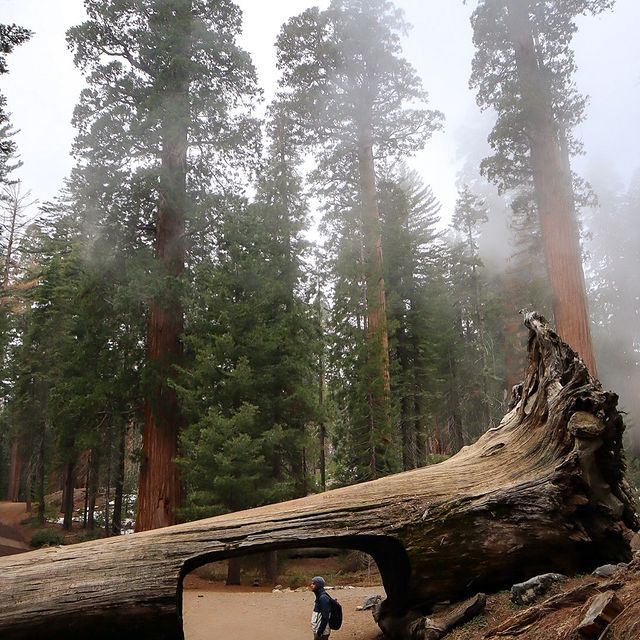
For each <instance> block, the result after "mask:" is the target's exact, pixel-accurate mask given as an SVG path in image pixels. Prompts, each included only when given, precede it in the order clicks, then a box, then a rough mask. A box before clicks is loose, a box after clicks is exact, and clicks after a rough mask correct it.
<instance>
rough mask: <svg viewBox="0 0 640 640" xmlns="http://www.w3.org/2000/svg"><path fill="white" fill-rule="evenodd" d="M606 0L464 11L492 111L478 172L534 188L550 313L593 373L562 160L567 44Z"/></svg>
mask: <svg viewBox="0 0 640 640" xmlns="http://www.w3.org/2000/svg"><path fill="white" fill-rule="evenodd" d="M613 1H614V0H568V1H567V2H554V3H549V2H546V1H543V0H526V1H520V0H482V1H481V2H480V3H479V5H478V7H477V9H476V10H475V12H474V14H473V18H472V23H473V28H474V42H475V44H476V46H477V53H476V56H475V59H474V63H473V75H472V79H471V84H472V86H475V87H476V88H477V89H478V103H479V104H480V105H481V106H482V107H484V108H486V107H490V106H491V107H493V108H495V109H496V111H497V113H498V119H497V122H496V125H495V127H494V129H493V131H492V133H491V135H490V137H489V141H490V143H491V145H492V147H493V149H494V155H493V156H491V157H490V158H487V159H486V160H485V161H484V162H483V166H482V168H483V171H484V172H485V173H486V174H487V175H488V176H489V177H490V178H491V179H492V180H493V181H495V182H496V183H497V184H498V185H499V186H500V187H501V188H502V189H516V188H518V189H523V188H528V187H533V192H534V194H535V205H536V208H537V214H538V218H539V221H540V226H541V230H542V238H543V245H544V251H545V256H546V266H547V274H548V278H549V282H550V285H551V290H552V295H553V312H554V317H555V321H556V326H557V328H558V332H559V333H560V335H562V336H563V337H564V339H565V340H567V341H568V342H570V343H571V344H572V345H573V346H574V347H575V348H576V349H577V351H578V352H579V353H580V355H581V356H582V357H583V358H584V360H585V362H586V363H587V365H588V366H589V367H590V368H591V370H592V371H595V359H594V355H593V347H592V344H591V334H590V327H589V316H588V310H587V303H586V296H585V286H584V275H583V271H582V262H581V254H580V245H579V240H578V228H577V222H576V199H577V196H578V195H579V194H577V192H576V190H575V189H574V185H573V183H574V180H573V176H572V174H571V168H570V161H569V158H570V156H571V155H572V154H575V153H577V152H579V150H580V145H579V143H578V142H576V140H575V139H574V138H573V136H572V129H573V127H574V126H575V125H576V124H577V123H579V122H580V121H581V120H582V119H583V117H584V107H585V99H584V97H583V96H581V95H580V94H579V93H578V92H577V90H576V88H575V86H574V84H573V73H574V71H575V61H574V56H573V52H572V51H571V48H570V45H571V40H572V37H573V35H574V34H575V32H576V30H577V26H576V22H575V19H576V17H577V16H578V15H580V14H586V13H592V14H596V13H600V12H602V11H604V10H605V9H608V8H610V7H611V6H612V5H613Z"/></svg>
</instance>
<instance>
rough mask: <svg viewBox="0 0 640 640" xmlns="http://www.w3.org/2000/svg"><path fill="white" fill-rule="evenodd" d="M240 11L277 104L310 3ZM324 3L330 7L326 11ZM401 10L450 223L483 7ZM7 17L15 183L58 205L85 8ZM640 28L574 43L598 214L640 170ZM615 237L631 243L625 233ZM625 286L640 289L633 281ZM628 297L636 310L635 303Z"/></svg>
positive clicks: (626, 389) (608, 15)
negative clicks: (292, 37)
mask: <svg viewBox="0 0 640 640" xmlns="http://www.w3.org/2000/svg"><path fill="white" fill-rule="evenodd" d="M238 4H239V5H240V7H241V8H242V10H243V12H244V34H243V37H242V40H241V44H242V46H243V47H245V48H246V49H247V50H248V51H249V52H250V53H251V55H252V57H253V61H254V64H255V65H256V68H257V71H258V75H259V82H260V84H261V86H262V87H263V89H264V91H265V99H266V100H265V104H266V103H268V102H269V100H270V98H271V97H272V96H273V93H274V90H275V86H276V82H277V77H278V74H277V71H276V68H275V50H274V47H273V43H274V41H275V38H276V36H277V33H278V31H279V29H280V26H281V24H282V23H283V22H284V21H285V20H286V19H287V18H288V17H290V16H291V15H294V14H297V13H299V12H301V11H302V10H304V9H305V8H307V7H308V6H310V5H311V4H312V3H311V2H308V1H307V0H279V1H278V2H275V3H266V2H264V1H263V0H239V1H238ZM317 4H319V6H320V7H321V8H324V7H326V6H327V4H328V2H320V3H317ZM396 4H397V5H398V6H400V7H401V8H402V9H404V11H405V14H406V18H407V20H408V21H409V22H410V23H411V24H412V25H413V29H412V30H411V31H410V33H409V34H408V35H407V37H406V39H405V42H404V54H405V56H406V57H407V58H408V59H409V61H410V62H411V63H412V64H413V65H414V67H415V68H416V69H417V71H418V74H419V75H420V76H421V78H422V80H423V83H424V87H425V88H426V90H427V91H428V92H429V96H430V104H429V107H430V108H434V109H438V110H440V111H442V112H443V113H444V115H445V118H446V121H445V125H444V129H443V131H441V132H438V133H436V134H435V135H434V136H433V137H432V139H431V140H430V141H429V142H428V143H427V146H426V148H425V149H424V150H423V151H422V152H420V153H418V154H417V155H416V156H415V158H413V159H411V160H410V164H411V166H412V167H413V168H414V169H416V170H417V171H418V172H419V173H420V175H421V176H422V177H423V179H424V181H425V182H426V183H428V184H430V185H431V187H432V188H433V191H434V193H435V195H436V196H437V198H438V199H439V200H440V201H441V203H442V205H443V208H442V212H443V216H444V217H445V219H446V218H447V217H448V216H450V215H451V212H452V210H453V207H454V204H455V200H456V195H457V187H458V184H459V183H460V181H461V179H463V178H464V180H465V181H467V182H469V181H473V180H474V179H478V178H479V174H478V164H479V160H480V159H481V158H482V157H484V155H486V154H487V152H488V145H487V143H486V137H487V134H488V133H489V131H490V129H491V127H492V126H493V117H492V114H490V113H484V114H483V113H481V112H480V110H479V108H478V106H477V105H476V101H475V95H474V93H473V92H472V91H471V90H470V89H469V86H468V83H469V75H470V71H471V60H472V57H473V55H474V47H473V43H472V32H471V27H470V22H469V17H470V15H471V13H472V11H473V9H474V7H475V2H473V1H471V2H468V3H466V4H463V3H462V1H461V0H428V2H424V0H401V1H400V2H397V3H396ZM0 7H1V9H2V22H15V23H17V24H19V25H21V26H25V27H27V28H29V29H31V30H33V31H34V33H35V35H34V37H33V39H32V40H31V41H30V42H28V43H26V44H24V45H22V46H21V47H19V48H18V49H16V51H15V52H14V53H12V54H11V55H10V57H9V74H6V75H4V76H3V77H2V80H1V82H2V86H1V88H0V90H1V91H2V93H3V94H4V95H6V97H7V110H8V111H9V112H10V113H11V114H12V115H11V119H12V123H13V125H14V126H15V128H16V129H18V130H19V133H18V134H17V136H16V138H15V141H16V143H17V145H18V150H19V153H20V156H21V158H22V161H23V163H24V164H23V166H22V168H20V169H19V170H18V171H17V172H16V173H15V174H14V176H13V177H15V178H19V179H20V180H21V181H22V182H23V185H24V188H26V189H30V190H31V191H32V193H33V196H34V197H36V198H38V199H39V200H40V201H41V202H42V201H46V200H49V199H51V198H53V197H54V196H55V195H56V193H57V192H58V191H59V189H60V188H61V186H62V185H63V180H64V178H65V177H66V176H67V175H68V174H69V171H70V169H71V167H72V165H73V158H72V157H71V156H70V147H71V142H72V139H73V136H74V131H73V129H72V127H71V125H70V119H71V114H72V110H73V107H74V105H75V103H76V101H77V98H78V94H79V92H80V90H81V88H82V86H83V80H82V78H81V76H80V74H79V72H78V71H77V70H75V68H74V66H73V63H72V59H71V54H70V52H69V51H68V50H67V48H66V44H65V40H64V34H65V31H66V30H67V29H68V28H69V27H70V26H72V25H74V24H77V23H78V22H81V21H82V20H83V9H82V0H64V1H63V2H51V1H50V0H0ZM638 24H640V2H638V0H617V2H616V5H615V8H614V10H613V11H608V12H605V13H604V14H602V15H600V16H598V17H587V16H585V17H582V18H580V19H579V21H578V27H579V29H578V32H577V34H576V36H575V39H574V45H573V49H574V51H575V56H576V64H577V72H576V74H575V83H576V86H577V88H578V90H579V91H580V92H582V93H584V94H587V95H588V96H589V97H590V101H589V104H588V106H587V109H586V119H585V121H584V122H583V123H581V124H580V125H579V126H578V128H577V130H576V137H577V138H578V139H580V140H581V141H582V142H583V144H584V151H585V153H584V155H582V156H578V157H576V158H574V160H573V163H572V166H573V169H574V170H575V171H576V172H577V173H579V174H581V175H582V176H584V177H585V178H588V179H589V180H590V181H591V182H592V184H593V185H594V187H595V189H596V193H597V192H598V190H601V191H603V192H604V191H607V194H606V197H603V198H601V206H607V207H612V206H614V205H613V204H612V203H613V201H614V198H613V196H615V195H617V196H620V197H622V196H623V195H624V194H626V193H627V192H628V190H629V189H630V188H631V185H632V178H633V176H634V175H636V174H637V172H638V170H639V169H640V159H639V157H638V144H639V143H640V118H638V113H637V112H638V105H639V104H640V65H639V64H638V60H640V38H638V37H637V33H636V31H637V25H638ZM605 173H606V175H605ZM614 185H615V187H614ZM608 187H609V189H608ZM612 190H613V191H615V193H614V194H613V195H612V194H611V191H612ZM598 195H600V194H598ZM505 207H506V205H505ZM504 212H505V213H506V208H505V210H504ZM609 213H611V211H609ZM599 219H602V216H601V215H599V214H598V212H597V210H596V211H591V212H586V213H585V219H584V225H585V231H587V232H591V233H592V234H595V235H597V234H598V233H600V230H599V228H598V220H599ZM488 228H489V229H491V233H489V234H485V238H484V241H483V255H484V258H485V263H487V264H492V265H494V266H495V267H496V268H499V265H500V263H501V262H503V261H504V259H505V258H506V257H507V256H508V255H509V252H510V247H509V242H510V240H509V232H508V227H507V223H506V221H505V220H500V219H496V218H495V217H494V218H493V219H492V220H491V221H490V224H489V226H488ZM619 231H620V233H624V229H620V230H619ZM611 246H615V237H614V238H613V239H611V241H610V242H609V244H608V245H606V246H605V245H604V244H602V243H601V244H600V245H599V246H598V245H597V243H596V244H594V243H591V244H589V242H587V249H588V250H589V251H590V256H591V259H592V260H602V259H604V257H603V256H602V255H600V256H598V255H597V251H606V250H608V249H607V247H608V248H609V249H610V248H611ZM623 262H624V264H625V265H627V267H628V268H629V269H632V272H631V273H628V274H627V275H628V276H631V275H632V274H633V275H635V271H633V270H635V268H636V266H637V257H634V260H631V259H628V260H626V261H623ZM625 282H633V279H632V278H630V277H629V278H627V279H625ZM629 293H630V295H631V298H632V300H634V299H635V307H634V308H635V309H636V310H637V309H638V301H637V299H636V298H635V296H636V295H637V294H636V292H635V291H634V292H629ZM631 306H632V307H633V304H632V305H631ZM628 318H629V322H630V323H631V325H633V323H636V326H621V327H619V330H620V332H621V336H619V337H620V338H621V341H622V342H623V343H626V344H627V345H628V344H633V341H634V340H635V341H636V346H635V351H634V350H633V349H631V350H629V349H627V350H626V355H625V356H624V358H623V356H622V355H620V357H621V358H623V359H625V362H626V363H627V364H626V365H625V367H624V371H625V373H624V376H626V379H627V381H626V382H623V381H622V380H621V378H620V376H619V375H616V372H618V374H620V371H621V369H620V366H618V365H617V364H616V362H617V361H616V359H615V358H611V354H610V352H609V351H607V350H606V349H605V348H604V347H601V351H607V354H608V355H606V356H605V357H606V359H607V365H606V367H604V369H603V373H604V375H605V376H606V377H607V379H606V380H605V384H610V385H611V386H613V387H615V386H616V385H617V386H618V387H622V388H623V395H626V398H629V397H630V395H631V394H632V391H631V390H632V389H634V388H635V389H637V387H638V384H637V383H638V380H637V377H636V373H634V372H637V370H638V366H637V360H638V327H637V323H638V322H640V320H639V318H638V316H637V311H636V312H635V313H634V312H632V311H630V312H629V315H628ZM596 333H597V332H596ZM634 354H635V356H634ZM634 357H635V360H634ZM636 395H637V394H636Z"/></svg>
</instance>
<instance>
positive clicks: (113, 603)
mask: <svg viewBox="0 0 640 640" xmlns="http://www.w3.org/2000/svg"><path fill="white" fill-rule="evenodd" d="M525 322H526V324H527V326H528V327H529V329H530V341H529V366H528V370H527V374H526V378H525V381H524V383H523V385H521V387H520V389H519V390H518V392H517V394H516V397H515V400H514V408H513V409H512V410H511V411H510V412H509V413H508V414H507V415H506V416H505V417H504V419H503V420H502V422H501V423H500V425H499V426H497V427H495V428H493V429H490V430H489V431H488V432H487V433H486V434H485V435H484V436H483V437H482V438H481V439H480V440H479V441H478V442H477V443H476V444H474V445H473V446H470V447H465V448H464V449H463V450H462V451H461V452H460V453H458V454H457V455H456V456H454V457H453V458H451V459H449V460H447V461H445V462H443V463H441V464H439V465H434V466H431V467H426V468H422V469H417V470H415V471H410V472H406V473H402V474H398V475H395V476H391V477H387V478H383V479H380V480H376V481H373V482H369V483H365V484H361V485H356V486H352V487H346V488H342V489H336V490H333V491H328V492H326V493H322V494H316V495H312V496H308V497H306V498H301V499H299V500H292V501H290V502H285V503H281V504H276V505H269V506H266V507H261V508H258V509H252V510H249V511H244V512H239V513H233V514H228V515H224V516H219V517H216V518H211V519H207V520H200V521H197V522H191V523H187V524H182V525H177V526H173V527H167V528H165V529H160V530H155V531H147V532H143V533H138V534H134V535H131V536H121V537H119V538H112V539H108V540H100V541H93V542H86V543H83V544H79V545H74V546H70V547H60V548H53V549H46V550H41V551H34V552H31V553H28V554H23V555H19V556H10V557H7V558H4V559H2V560H0V571H1V573H2V577H3V579H2V580H1V581H0V599H1V601H2V606H1V607H0V637H2V638H3V639H5V640H24V639H26V638H38V639H39V640H48V639H53V638H60V637H64V638H65V639H66V640H74V639H76V638H77V639H80V638H92V640H98V639H100V638H107V637H113V636H114V635H115V634H118V633H124V634H125V636H126V637H134V634H135V637H136V638H138V639H139V640H144V639H146V638H149V639H151V638H153V639H154V640H175V639H179V638H182V637H183V636H182V620H181V602H182V594H181V589H182V578H183V577H184V575H185V574H186V573H188V572H190V571H191V570H193V569H194V568H196V567H197V566H200V565H202V564H204V563H206V562H210V561H214V560H219V559H223V558H227V557H230V556H233V555H244V554H247V553H253V552H262V551H266V550H271V549H283V548H291V547H303V546H335V547H345V548H353V549H360V550H362V551H366V552H368V553H370V554H371V555H372V556H373V558H374V560H375V561H376V563H377V564H378V567H379V569H380V572H381V575H382V578H383V581H384V585H385V589H386V592H387V600H386V601H385V602H384V603H383V605H382V608H381V611H380V619H379V624H380V626H381V628H383V630H385V632H386V633H387V634H388V635H389V636H391V637H397V638H402V637H406V633H407V629H408V628H409V627H410V625H412V624H414V623H415V621H416V620H417V619H418V618H419V617H421V616H424V615H427V614H428V613H429V612H430V610H431V606H432V605H433V604H434V603H435V602H437V601H442V600H451V601H457V600H461V599H463V598H466V597H469V596H471V595H473V594H475V593H477V592H479V591H491V590H494V589H500V588H505V587H509V586H510V585H511V584H512V583H513V582H516V581H521V580H524V579H527V578H530V577H531V576H533V575H535V574H537V573H544V572H550V571H556V572H561V573H565V574H570V573H572V572H575V571H578V570H584V569H587V568H592V567H594V566H596V565H598V564H602V563H603V562H619V561H626V560H628V559H630V557H631V552H630V548H629V542H628V540H629V538H630V535H629V534H630V531H631V530H637V528H638V520H637V516H636V513H635V506H634V503H633V500H632V498H631V493H630V491H629V489H628V486H627V484H626V482H625V480H624V461H623V454H622V442H621V438H622V431H623V428H624V427H623V422H622V418H621V416H620V415H619V413H618V412H617V410H616V403H617V397H616V396H615V394H612V393H605V392H603V391H602V389H601V388H600V385H599V383H598V382H597V381H595V380H593V379H592V378H591V377H590V376H589V373H588V371H587V370H586V369H585V367H584V365H583V364H582V362H581V361H580V360H579V359H578V358H577V357H576V355H575V354H574V353H573V352H572V351H571V349H570V348H569V347H568V346H567V345H565V344H564V343H562V342H561V341H560V340H559V338H558V337H557V336H556V334H555V333H554V332H553V331H551V329H550V328H549V327H548V325H547V324H546V322H545V321H544V320H543V319H542V318H540V317H538V316H537V315H535V314H530V315H528V316H527V318H526V321H525Z"/></svg>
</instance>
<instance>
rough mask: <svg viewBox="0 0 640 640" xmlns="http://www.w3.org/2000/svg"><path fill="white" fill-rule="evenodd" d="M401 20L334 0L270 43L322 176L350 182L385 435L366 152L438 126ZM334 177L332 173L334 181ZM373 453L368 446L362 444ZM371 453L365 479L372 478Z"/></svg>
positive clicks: (393, 147)
mask: <svg viewBox="0 0 640 640" xmlns="http://www.w3.org/2000/svg"><path fill="white" fill-rule="evenodd" d="M406 30H407V24H406V22H405V21H404V20H403V18H402V13H401V12H400V11H399V10H398V9H396V8H395V7H394V5H393V4H392V3H391V2H389V1H388V0H375V1H373V2H371V1H364V0H334V1H333V2H332V3H331V4H330V6H329V8H328V9H327V10H325V11H320V10H319V9H318V8H312V9H309V10H307V11H305V12H304V13H302V14H301V15H299V16H296V17H294V18H292V19H291V20H289V22H288V23H286V24H285V26H284V27H283V29H282V31H281V33H280V36H279V38H278V41H277V47H278V67H279V69H280V70H281V71H282V90H283V95H284V99H285V100H286V101H287V102H288V103H289V104H290V106H291V110H292V112H293V113H294V114H295V117H296V120H297V124H298V125H299V132H300V135H301V138H302V140H303V141H305V142H307V143H308V144H310V145H313V147H314V149H315V151H316V152H317V159H318V161H319V164H320V166H321V167H323V173H325V178H326V181H327V182H329V181H331V180H332V179H336V177H338V174H339V172H340V171H341V169H346V171H347V172H348V173H349V174H350V175H349V176H348V177H347V176H345V175H344V174H343V175H342V176H341V177H342V180H343V181H347V182H348V181H349V179H350V178H351V179H353V178H355V183H356V185H357V187H356V189H357V191H356V193H357V200H358V209H359V218H360V219H359V229H358V231H359V235H360V237H361V241H362V248H361V250H362V262H361V265H362V270H363V274H362V275H363V281H364V289H365V300H366V335H367V360H368V364H369V367H370V376H369V377H370V379H369V381H368V383H367V389H366V394H367V395H368V397H369V398H370V401H369V405H370V407H369V420H370V425H371V432H372V433H378V434H383V437H385V434H386V437H388V434H389V431H390V420H391V418H390V400H389V388H390V382H389V355H388V334H387V318H386V309H385V305H386V301H385V284H384V275H383V257H382V240H381V235H380V214H379V210H378V195H377V189H376V169H375V162H376V158H379V157H380V156H383V157H384V156H386V157H388V158H392V157H398V156H402V155H406V154H409V153H411V152H412V151H415V150H416V149H418V148H420V147H421V146H422V145H423V144H424V141H425V140H426V139H427V138H428V137H429V135H430V134H431V133H432V131H433V130H434V128H436V127H437V125H438V120H439V114H437V113H436V112H433V111H427V110H425V109H424V103H425V98H426V95H425V93H424V91H423V90H422V87H421V83H420V80H419V79H418V77H417V76H416V74H415V71H414V70H413V68H412V67H411V65H410V64H409V63H408V62H407V61H406V60H404V59H403V58H402V57H401V47H400V38H401V36H402V35H403V34H404V33H405V32H406ZM338 179H339V178H338ZM372 454H373V449H372ZM378 471H379V469H378V464H377V462H376V458H375V455H372V456H371V463H370V477H376V475H377V474H378Z"/></svg>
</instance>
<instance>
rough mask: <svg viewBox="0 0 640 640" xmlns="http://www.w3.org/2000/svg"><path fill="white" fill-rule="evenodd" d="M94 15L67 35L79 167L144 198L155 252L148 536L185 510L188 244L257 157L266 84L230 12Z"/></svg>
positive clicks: (141, 525) (97, 10) (121, 6)
mask: <svg viewBox="0 0 640 640" xmlns="http://www.w3.org/2000/svg"><path fill="white" fill-rule="evenodd" d="M85 8H86V11H87V14H88V17H89V20H88V21H87V22H85V23H84V24H82V25H80V26H78V27H75V28H73V29H71V30H70V31H69V33H68V40H69V43H70V46H71V47H72V48H73V50H74V52H75V62H76V64H77V65H78V66H79V67H80V68H81V69H82V70H83V71H84V72H85V73H86V74H87V81H88V85H89V86H88V88H87V89H85V90H84V91H83V93H82V97H81V101H80V104H79V105H78V107H77V110H76V115H75V123H76V125H77V126H78V128H79V134H78V137H77V139H76V150H77V152H78V155H79V156H80V167H81V168H83V169H85V170H87V171H91V170H93V169H96V170H97V168H100V169H101V170H102V171H104V176H105V178H106V179H107V180H109V179H110V180H115V181H117V182H116V184H120V185H122V188H123V189H129V190H132V189H133V190H135V191H136V194H137V197H138V200H139V202H140V203H141V207H140V209H139V211H140V214H141V215H140V226H141V227H143V229H144V228H145V227H144V225H146V224H150V229H149V227H146V229H149V230H150V231H151V232H152V234H153V238H152V242H153V246H154V251H155V267H154V269H153V282H152V286H151V292H150V293H149V294H148V308H149V312H148V334H147V367H146V372H147V376H146V377H147V381H146V404H145V419H144V434H143V460H142V469H141V478H140V490H139V505H138V519H137V523H136V526H137V528H138V530H144V529H151V528H155V527H160V526H164V525H168V524H172V523H173V522H175V511H174V510H175V507H176V506H177V505H178V504H179V502H180V482H179V477H178V472H177V469H176V467H175V464H174V458H175V457H176V455H177V453H178V449H177V443H178V432H179V429H180V426H181V423H182V417H181V411H180V407H179V403H178V398H177V396H176V393H175V391H174V388H173V385H172V382H171V379H172V378H173V377H174V376H175V368H176V366H177V365H178V364H179V363H180V361H181V359H182V343H181V334H182V331H183V310H182V304H181V278H182V274H183V269H184V263H185V255H186V254H185V251H186V249H185V232H186V231H188V228H189V225H190V224H193V221H194V212H195V211H201V210H202V209H203V208H204V206H205V205H204V199H205V198H206V196H207V194H209V193H210V192H211V183H212V180H213V178H215V179H216V181H217V184H222V185H229V184H230V183H231V180H232V178H235V176H231V175H230V174H231V171H232V169H229V168H228V167H233V166H236V167H238V166H239V163H241V162H243V161H244V159H246V158H247V154H248V150H251V149H252V148H253V147H254V140H255V125H254V123H253V122H252V121H248V120H247V117H246V115H245V113H246V110H245V109H244V106H245V105H246V103H247V102H248V101H250V99H251V96H252V95H254V94H255V91H256V89H255V78H254V70H253V67H252V65H251V62H250V60H249V58H248V56H247V55H246V54H245V53H244V52H242V51H241V50H240V49H239V48H238V47H237V46H236V44H235V38H236V36H237V35H238V33H239V30H240V22H241V14H240V11H239V9H238V8H237V7H236V5H234V4H233V3H232V2H230V1H228V0H142V1H140V0H124V1H115V0H113V1H109V2H102V1H97V0H85ZM221 158H223V159H224V160H225V163H224V167H225V168H224V169H222V170H221V169H220V167H221V166H222V165H223V163H222V162H221V161H220V159H221ZM105 168H107V169H111V170H112V171H110V172H109V171H105ZM123 168H124V171H123ZM96 206H97V207H99V206H100V198H99V194H98V193H96ZM97 215H98V219H99V220H104V219H108V216H109V212H108V211H105V210H100V211H99V212H98V214H97Z"/></svg>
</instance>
